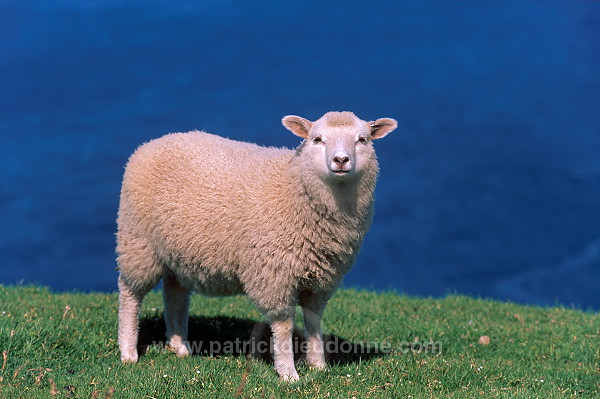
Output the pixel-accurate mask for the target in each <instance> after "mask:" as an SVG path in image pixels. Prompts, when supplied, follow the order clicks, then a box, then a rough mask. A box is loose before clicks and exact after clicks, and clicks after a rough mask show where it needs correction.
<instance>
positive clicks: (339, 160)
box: [333, 155, 350, 166]
mask: <svg viewBox="0 0 600 399" xmlns="http://www.w3.org/2000/svg"><path fill="white" fill-rule="evenodd" d="M333 162H335V163H336V164H338V165H340V166H344V164H346V163H348V162H350V157H349V156H348V155H336V156H334V157H333Z"/></svg>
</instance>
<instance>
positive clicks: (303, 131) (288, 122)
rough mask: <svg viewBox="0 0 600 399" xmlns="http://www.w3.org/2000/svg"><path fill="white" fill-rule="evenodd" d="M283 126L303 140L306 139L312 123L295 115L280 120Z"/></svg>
mask: <svg viewBox="0 0 600 399" xmlns="http://www.w3.org/2000/svg"><path fill="white" fill-rule="evenodd" d="M281 123H283V126H285V128H286V129H288V130H289V131H290V132H292V133H294V134H295V135H296V136H300V137H302V138H303V139H306V138H308V131H309V130H310V128H311V126H312V122H311V121H309V120H308V119H304V118H301V117H299V116H296V115H288V116H286V117H284V118H283V119H282V120H281Z"/></svg>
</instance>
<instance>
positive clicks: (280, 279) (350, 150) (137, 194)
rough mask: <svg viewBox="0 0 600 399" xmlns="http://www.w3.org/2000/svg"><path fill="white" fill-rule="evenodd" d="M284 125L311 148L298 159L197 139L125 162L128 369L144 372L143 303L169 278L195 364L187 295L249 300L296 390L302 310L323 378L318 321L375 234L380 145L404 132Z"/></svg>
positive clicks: (148, 150)
mask: <svg viewBox="0 0 600 399" xmlns="http://www.w3.org/2000/svg"><path fill="white" fill-rule="evenodd" d="M282 123H283V125H284V126H285V127H286V128H287V129H289V130H290V131H292V132H293V133H294V134H296V135H297V136H300V137H301V138H303V139H304V141H303V142H302V143H301V144H300V146H299V147H298V148H297V149H296V150H288V149H277V148H265V147H260V146H258V145H255V144H249V143H243V142H238V141H233V140H228V139H225V138H222V137H219V136H215V135H212V134H208V133H204V132H197V131H194V132H189V133H174V134H168V135H166V136H163V137H161V138H159V139H156V140H152V141H150V142H148V143H145V144H143V145H142V146H140V147H139V148H138V149H137V150H136V151H135V152H134V154H133V155H132V156H131V158H130V159H129V162H128V164H127V167H126V170H125V175H124V178H123V185H122V189H121V202H120V207H119V215H118V220H117V223H118V233H117V254H118V258H117V262H118V266H119V267H118V268H119V348H120V350H121V360H122V361H123V362H136V361H137V360H138V353H137V340H138V317H139V310H140V306H141V302H142V299H143V297H144V296H145V295H146V294H147V293H148V292H149V291H150V290H151V289H152V288H153V287H154V286H155V285H156V284H157V283H158V282H159V280H160V279H161V278H162V279H163V294H164V306H165V315H164V316H165V324H166V336H167V340H168V343H169V346H170V347H171V348H172V349H173V350H174V351H175V353H176V354H177V355H179V356H184V355H187V354H189V352H190V350H189V345H188V342H187V323H188V305H189V295H190V290H194V291H197V292H200V293H202V294H205V295H219V296H221V295H234V294H240V293H246V294H247V295H248V296H249V297H250V299H251V300H252V301H253V302H254V303H255V304H256V306H257V307H258V308H259V309H260V310H261V311H262V312H263V313H264V314H265V316H266V317H267V318H268V320H269V321H270V323H271V329H272V331H273V340H274V341H273V342H274V349H273V350H274V360H275V369H276V370H277V372H278V373H279V375H280V376H281V377H282V378H284V379H285V380H287V381H296V380H298V378H299V377H298V373H297V372H296V368H295V365H294V353H293V350H292V330H293V324H294V322H293V319H294V314H295V307H296V305H300V306H301V307H302V309H303V315H304V325H305V331H306V338H307V348H308V350H307V355H306V361H307V363H308V365H309V366H311V367H316V368H325V367H326V363H325V358H324V352H323V341H322V337H321V327H320V324H321V315H322V314H323V310H324V308H325V305H326V304H327V302H328V300H329V299H330V298H331V296H332V295H333V293H334V292H335V290H336V289H337V287H338V285H339V284H340V282H341V279H342V277H343V276H344V274H345V273H346V272H347V271H348V270H349V269H350V267H351V266H352V264H353V263H354V261H355V258H356V255H357V253H358V251H359V248H360V246H361V243H362V241H363V238H364V236H365V233H366V232H367V230H368V228H369V225H370V223H371V219H372V214H373V190H374V188H375V180H376V177H377V173H378V165H377V160H376V157H375V151H374V149H373V145H372V140H373V139H379V138H382V137H384V136H385V135H387V134H388V133H390V132H391V131H393V130H394V129H395V128H396V126H397V123H396V121H395V120H393V119H389V118H382V119H378V120H376V121H375V122H365V121H363V120H360V119H358V118H357V117H356V116H355V115H354V114H353V113H351V112H329V113H327V114H325V115H324V116H323V117H321V118H320V119H319V120H317V121H316V122H310V121H309V120H307V119H304V118H301V117H298V116H286V117H285V118H283V120H282Z"/></svg>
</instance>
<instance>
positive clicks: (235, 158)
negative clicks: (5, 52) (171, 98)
mask: <svg viewBox="0 0 600 399" xmlns="http://www.w3.org/2000/svg"><path fill="white" fill-rule="evenodd" d="M292 155H293V151H291V150H286V149H277V148H265V147H260V146H258V145H255V144H249V143H243V142H238V141H233V140H228V139H225V138H222V137H219V136H215V135H211V134H208V133H203V132H189V133H174V134H169V135H166V136H163V137H161V138H159V139H156V140H153V141H150V142H148V143H145V144H144V145H142V146H140V147H139V148H138V149H137V150H136V151H135V153H134V154H133V155H132V157H131V158H130V160H129V162H128V165H127V168H126V172H125V177H124V180H123V188H122V195H121V208H122V214H123V215H121V214H120V216H119V218H120V219H123V220H122V221H121V222H123V223H124V224H127V225H128V226H129V228H133V229H134V230H135V231H136V234H143V235H145V236H146V237H148V239H149V241H150V242H151V243H152V245H154V247H155V249H156V251H157V254H158V255H159V256H162V257H164V258H165V260H168V261H169V262H171V263H175V264H176V263H178V262H179V263H186V264H189V263H194V264H204V265H208V266H210V265H211V264H215V265H217V264H218V265H220V267H222V266H223V265H225V264H229V265H232V267H233V266H234V265H236V264H237V263H238V262H239V260H238V258H239V255H240V247H241V249H242V250H243V240H244V238H245V237H248V233H249V231H248V230H251V229H254V228H255V227H256V226H254V225H253V223H254V220H253V219H254V218H255V215H256V212H261V206H262V205H261V204H263V203H264V201H265V196H268V195H269V193H270V192H271V191H273V190H270V189H269V186H270V185H273V184H274V183H275V184H278V183H277V182H276V180H277V179H281V174H282V173H284V171H285V169H286V166H287V164H288V163H289V159H290V158H291V157H292ZM120 224H121V223H120ZM234 246H235V247H234Z"/></svg>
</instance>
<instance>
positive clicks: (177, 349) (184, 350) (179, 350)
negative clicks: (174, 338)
mask: <svg viewBox="0 0 600 399" xmlns="http://www.w3.org/2000/svg"><path fill="white" fill-rule="evenodd" d="M168 348H169V350H170V351H171V352H173V353H175V356H177V357H185V356H187V355H189V354H190V349H189V348H188V346H187V345H186V344H183V343H181V344H177V345H175V344H169V346H168Z"/></svg>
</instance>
